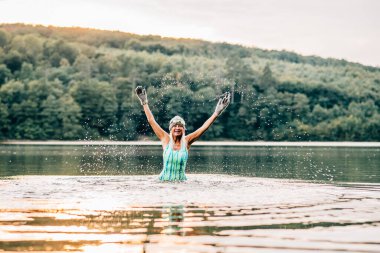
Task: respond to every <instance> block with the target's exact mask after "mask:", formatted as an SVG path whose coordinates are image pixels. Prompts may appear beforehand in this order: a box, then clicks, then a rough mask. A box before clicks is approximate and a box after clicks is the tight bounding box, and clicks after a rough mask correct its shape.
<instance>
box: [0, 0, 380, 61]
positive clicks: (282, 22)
mask: <svg viewBox="0 0 380 253" xmlns="http://www.w3.org/2000/svg"><path fill="white" fill-rule="evenodd" d="M16 22H17V23H28V24H43V25H55V26H79V27H87V28H99V29H105V30H119V31H125V32H131V33H137V34H143V35H144V34H154V35H161V36H166V37H176V38H178V37H184V38H196V39H204V40H208V41H216V42H229V43H234V44H241V45H245V46H254V47H259V48H262V49H276V50H282V49H284V50H289V51H293V52H296V53H300V54H303V55H318V56H322V57H333V58H338V59H346V60H348V61H353V62H359V63H362V64H365V65H372V66H377V67H380V0H135V1H133V0H0V23H16Z"/></svg>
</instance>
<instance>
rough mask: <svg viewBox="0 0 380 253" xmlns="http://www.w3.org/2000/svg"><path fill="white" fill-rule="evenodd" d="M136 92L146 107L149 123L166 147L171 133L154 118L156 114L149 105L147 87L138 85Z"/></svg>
mask: <svg viewBox="0 0 380 253" xmlns="http://www.w3.org/2000/svg"><path fill="white" fill-rule="evenodd" d="M136 94H137V96H138V98H139V99H140V102H141V105H142V106H143V108H144V112H145V115H146V118H147V119H148V123H149V125H150V126H151V127H152V129H153V132H154V133H155V134H156V135H157V137H158V139H160V141H161V142H162V146H163V147H165V146H166V145H167V144H168V143H169V134H168V133H167V132H165V130H163V129H162V128H161V126H160V125H159V124H158V123H157V122H156V120H155V119H154V116H153V114H152V112H151V110H150V108H149V105H148V97H147V94H146V90H145V88H143V87H141V86H138V87H137V88H136Z"/></svg>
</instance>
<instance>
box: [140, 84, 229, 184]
mask: <svg viewBox="0 0 380 253" xmlns="http://www.w3.org/2000/svg"><path fill="white" fill-rule="evenodd" d="M136 94H137V96H138V98H139V99H140V102H141V105H142V106H143V107H144V112H145V115H146V117H147V119H148V122H149V124H150V126H151V127H152V128H153V131H154V133H155V134H156V135H157V137H158V138H159V139H160V141H161V144H162V148H163V150H164V152H163V162H164V166H163V169H162V172H161V174H160V177H159V178H160V180H162V181H177V180H179V181H183V180H186V179H187V178H186V174H185V168H186V162H187V158H188V153H189V149H190V145H191V144H193V143H194V142H195V141H196V140H198V139H199V137H201V135H202V134H203V133H204V132H205V131H206V130H207V129H208V128H209V127H210V126H211V124H212V123H213V122H214V121H215V120H216V119H217V118H218V117H219V115H220V114H221V113H222V112H223V111H224V110H225V109H226V108H227V106H228V105H229V104H230V98H231V95H230V93H229V92H226V93H225V94H224V95H223V96H222V97H221V98H220V99H219V101H218V104H217V105H216V108H215V112H214V113H213V114H212V115H211V117H210V118H209V119H208V120H206V122H205V123H203V125H202V126H201V127H200V128H199V129H197V130H196V131H194V132H193V133H191V134H188V135H185V130H186V123H185V121H184V120H183V119H182V118H181V117H180V116H175V117H174V118H172V119H171V120H170V123H169V133H167V132H166V131H165V130H163V129H162V128H161V127H160V125H158V124H157V122H156V120H155V119H154V117H153V114H152V112H151V111H150V109H149V106H148V98H147V94H146V91H145V89H144V88H142V87H141V86H138V87H137V88H136Z"/></svg>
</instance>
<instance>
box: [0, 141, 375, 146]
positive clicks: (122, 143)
mask: <svg viewBox="0 0 380 253" xmlns="http://www.w3.org/2000/svg"><path fill="white" fill-rule="evenodd" d="M160 144H161V143H160V142H159V141H108V140H105V141H88V140H81V141H57V140H48V141H27V140H7V141H0V145H56V146H58V145H67V146H83V145H94V146H96V145H98V146H111V145H116V146H159V145H160ZM193 145H194V146H247V147H250V146H252V147H254V146H257V147H260V146H263V147H267V146H273V147H275V146H282V147H284V146H287V147H302V146H307V147H380V142H351V141H347V142H346V141H340V142H329V141H326V142H323V141H313V142H308V141H300V142H291V141H279V142H276V141H198V142H195V143H194V144H193Z"/></svg>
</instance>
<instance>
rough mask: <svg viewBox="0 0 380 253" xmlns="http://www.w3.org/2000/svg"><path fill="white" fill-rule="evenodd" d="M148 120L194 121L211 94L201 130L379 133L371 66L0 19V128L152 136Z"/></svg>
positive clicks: (8, 135)
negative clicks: (145, 103)
mask: <svg viewBox="0 0 380 253" xmlns="http://www.w3.org/2000/svg"><path fill="white" fill-rule="evenodd" d="M138 85H142V86H144V87H146V88H147V93H148V99H149V104H150V107H151V109H152V111H153V113H154V115H155V117H156V120H157V122H158V123H159V124H160V125H161V126H163V127H164V128H167V127H168V122H169V120H170V118H172V117H173V116H175V115H177V114H178V115H181V116H182V117H183V118H184V119H185V120H186V121H187V124H188V126H187V129H188V131H190V132H191V131H193V130H194V129H196V128H197V127H200V126H201V124H202V123H203V122H204V121H205V120H206V119H207V118H208V117H209V116H210V115H211V114H212V113H213V111H214V108H215V105H216V103H217V100H216V99H215V98H216V97H217V96H218V95H220V94H222V93H223V92H225V91H231V92H232V94H233V100H232V103H231V105H230V107H229V108H228V109H227V110H226V111H225V112H224V113H223V114H222V116H221V117H220V118H219V119H218V120H217V122H215V124H214V125H213V126H212V127H211V128H210V129H209V131H208V132H207V133H206V134H205V135H204V136H203V137H202V139H203V140H222V139H229V140H245V141H253V140H274V141H277V140H278V141H279V140H289V141H295V140H303V141H304V140H320V141H327V140H330V141H338V140H339V141H344V140H347V141H380V111H379V108H380V68H375V67H368V66H363V65H360V64H356V63H350V62H347V61H344V60H335V59H323V58H320V57H316V56H308V57H305V56H301V55H298V54H296V53H293V52H287V51H266V50H261V49H258V48H249V47H243V46H239V45H231V44H226V43H210V42H206V41H200V40H191V39H171V38H162V37H159V36H138V35H134V34H128V33H122V32H111V31H101V30H93V29H83V28H57V27H44V26H30V25H23V24H3V25H0V128H1V130H0V139H31V140H46V139H54V140H59V139H62V140H63V139H64V140H77V139H82V140H83V139H92V140H95V139H112V140H135V139H138V138H140V137H141V136H152V134H153V133H152V131H151V129H150V127H149V126H148V125H147V122H146V118H145V115H144V113H143V111H142V107H141V105H140V103H139V101H138V99H137V97H135V94H134V89H135V87H136V86H138Z"/></svg>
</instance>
